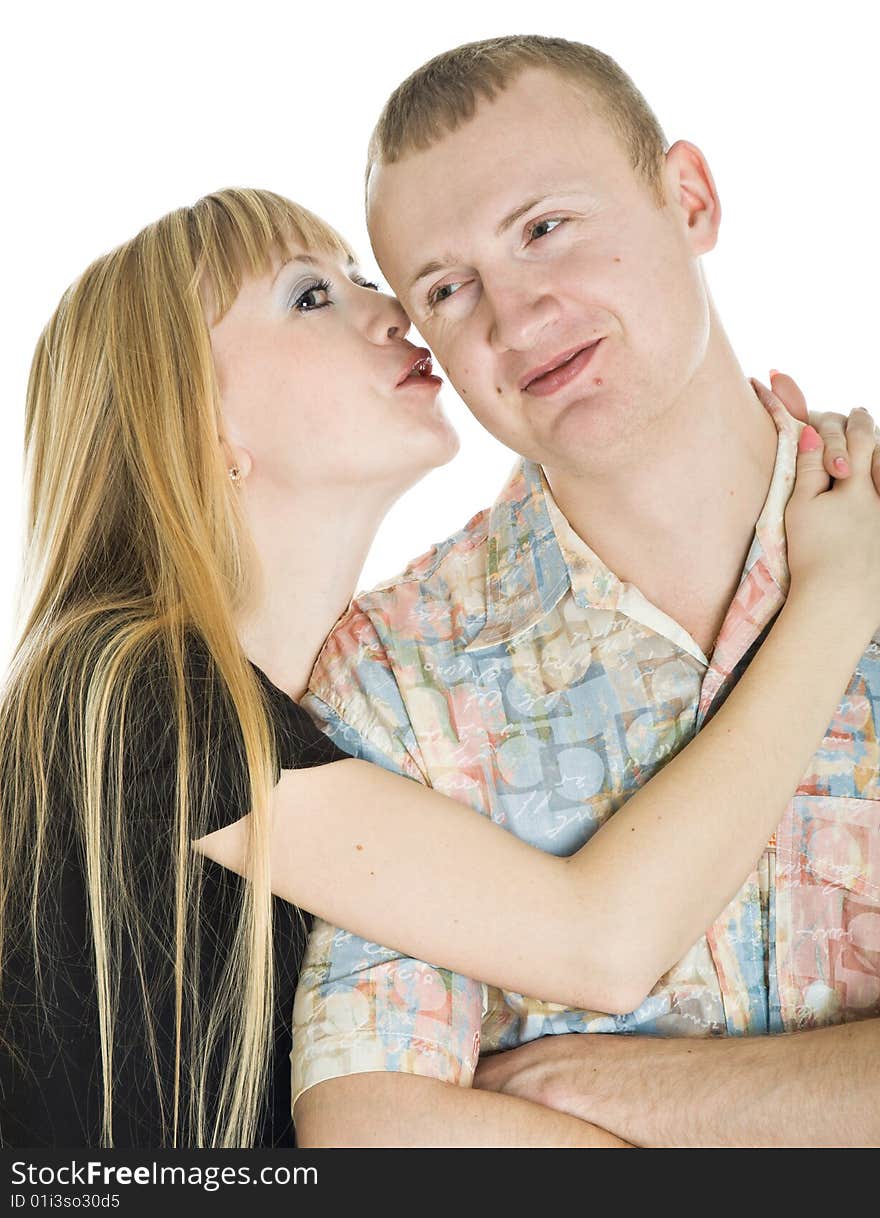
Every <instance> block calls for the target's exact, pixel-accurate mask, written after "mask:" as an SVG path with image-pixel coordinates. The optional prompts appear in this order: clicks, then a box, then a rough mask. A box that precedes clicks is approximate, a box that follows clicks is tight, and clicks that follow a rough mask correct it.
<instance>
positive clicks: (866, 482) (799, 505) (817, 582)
mask: <svg viewBox="0 0 880 1218" xmlns="http://www.w3.org/2000/svg"><path fill="white" fill-rule="evenodd" d="M842 434H843V441H844V444H845V448H844V450H843V454H842V455H843V456H844V459H845V460H846V462H847V465H848V467H849V471H850V472H849V474H848V475H847V477H846V478H838V479H832V478H831V477H829V475H828V471H827V462H826V461H825V452H824V445H823V442H822V437H821V436H820V435H819V433H818V431H817V430H816V429H815V428H814V427H812V426H811V425H809V424H808V425H807V426H806V427H805V428H804V431H803V433H802V435H801V439H800V443H799V445H798V462H797V481H796V483H795V488H794V492H793V494H792V496H791V499H790V501H789V504H788V508H787V510H786V513H785V528H786V534H787V539H788V561H789V568H790V570H791V581H792V582H791V595H792V596H795V595H798V596H800V595H807V596H809V597H810V598H811V599H812V600H813V603H814V604H816V605H817V607H819V606H821V605H822V603H823V601H824V603H825V604H827V605H832V604H833V606H834V607H835V609H836V607H837V606H841V607H842V608H843V610H844V613H845V614H846V615H847V616H845V617H844V618H843V619H842V621H841V625H843V626H847V627H849V626H850V625H851V624H852V625H855V626H856V628H857V629H859V630H861V631H863V633H865V634H866V636H867V637H869V636H870V635H871V634H872V633H873V632H874V630H875V628H876V627H877V625H878V624H880V494H878V491H877V489H876V488H877V486H880V449H878V448H877V447H876V445H875V438H874V420H873V419H872V417H871V416H870V415H869V414H868V412H867V411H866V410H861V409H859V410H854V411H853V413H852V414H851V415H850V416H849V418H848V419H847V420H846V425H845V429H844V430H843V433H842ZM853 610H855V613H856V616H855V619H852V618H851V617H850V616H849V614H850V613H851V612H852V611H853Z"/></svg>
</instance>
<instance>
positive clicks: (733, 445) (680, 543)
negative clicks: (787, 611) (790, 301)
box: [545, 335, 777, 654]
mask: <svg viewBox="0 0 880 1218" xmlns="http://www.w3.org/2000/svg"><path fill="white" fill-rule="evenodd" d="M717 345H718V347H719V350H718V352H717V353H716V356H715V358H714V359H713V360H712V361H711V362H712V370H711V372H709V370H708V365H706V366H704V369H703V370H702V371H701V373H700V374H699V375H698V376H697V377H695V378H694V380H693V381H692V382H691V383H690V384H689V385H688V386H687V389H686V391H685V393H684V394H683V395H682V396H681V398H680V399H679V401H677V402H676V403H675V404H674V406H673V408H671V409H670V410H669V411H667V412H666V413H665V414H664V416H663V417H662V418H661V419H660V420H659V421H658V422H657V423H656V425H655V426H654V427H653V430H652V434H650V435H644V434H643V435H641V436H640V437H639V442H638V446H637V448H638V451H637V452H635V451H634V452H633V460H632V461H631V462H625V461H624V462H621V463H619V464H618V465H617V466H616V467H615V468H613V469H611V470H608V471H602V472H601V473H599V474H598V475H597V474H596V473H594V472H591V473H590V474H589V475H588V476H582V477H579V476H572V475H571V474H569V473H560V472H559V471H553V470H546V471H545V472H546V473H547V478H548V481H549V483H550V486H551V489H552V491H553V495H554V498H555V499H556V502H557V503H558V505H559V507H560V509H561V511H562V512H563V513H564V515H565V516H566V518H567V520H568V521H569V523H570V524H571V526H572V528H573V529H574V530H575V532H576V533H577V534H578V535H579V536H580V537H582V538H583V540H584V541H585V542H586V543H587V544H588V545H589V546H590V547H591V549H593V550H594V551H595V552H596V553H597V554H598V555H599V557H600V558H601V559H602V560H603V562H605V564H606V565H607V566H608V567H609V568H610V570H612V571H613V572H614V573H615V574H616V575H617V576H618V578H620V579H621V580H623V581H624V582H626V583H632V584H635V585H636V586H637V587H638V588H639V590H640V591H641V592H642V593H643V594H644V595H645V596H646V597H647V598H648V599H649V600H650V601H652V602H653V603H654V604H655V605H657V606H658V608H660V609H662V610H663V611H664V612H665V613H668V614H669V616H670V617H672V618H674V619H675V620H676V621H678V622H679V623H680V624H681V625H682V626H684V627H685V629H686V630H688V631H689V633H690V634H691V636H692V637H693V638H694V640H695V641H696V642H697V643H698V644H699V646H700V647H701V648H702V650H703V651H704V652H705V653H706V654H708V653H709V652H710V651H711V649H712V647H713V645H714V641H715V638H716V637H717V635H718V632H719V631H720V629H721V626H722V624H723V621H724V617H725V614H726V612H727V609H728V607H729V605H730V602H731V600H732V599H733V596H734V593H735V592H736V588H737V585H738V582H739V578H740V575H741V572H742V567H743V564H744V562H745V559H746V556H747V554H748V551H749V547H750V545H751V542H752V537H753V534H754V528H755V522H756V520H757V518H758V516H759V515H760V512H761V508H762V506H763V504H764V500H765V499H766V495H767V489H768V487H769V484H770V480H771V477H772V474H773V466H774V462H775V459H776V448H777V432H776V426H775V424H774V423H773V420H772V418H771V417H770V415H769V414H768V413H767V411H766V410H765V408H764V407H763V405H762V404H761V402H760V401H759V400H758V398H757V397H756V396H755V393H754V391H753V390H752V388H751V386H750V385H749V384H748V382H747V381H746V379H745V377H744V376H743V374H742V371H741V369H740V368H739V365H738V364H737V362H736V359H735V357H734V355H733V352H732V351H731V350H730V348H729V346H728V344H727V342H726V340H725V339H724V338H723V335H721V337H720V339H719V340H718V344H717ZM634 447H635V446H634Z"/></svg>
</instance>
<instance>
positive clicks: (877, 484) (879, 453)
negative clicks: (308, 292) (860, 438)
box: [871, 445, 880, 495]
mask: <svg viewBox="0 0 880 1218" xmlns="http://www.w3.org/2000/svg"><path fill="white" fill-rule="evenodd" d="M871 477H872V478H873V479H874V490H875V491H876V492H877V494H878V495H880V445H875V447H874V456H873V457H872V458H871Z"/></svg>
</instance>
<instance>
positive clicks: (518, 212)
mask: <svg viewBox="0 0 880 1218" xmlns="http://www.w3.org/2000/svg"><path fill="white" fill-rule="evenodd" d="M554 193H555V194H559V193H560V192H559V191H555V192H554ZM550 197H551V196H550V195H538V196H537V198H535V199H529V201H528V202H527V203H523V204H522V206H521V207H517V208H515V209H514V210H513V211H512V212H511V213H510V215H509V216H505V217H504V219H503V220H502V221H501V223H500V224H499V225H498V227H497V228H496V229H495V236H496V237H503V236H504V234H505V233H506V232H507V230H508V229H509V228H512V227H513V225H514V224H516V222H517V220H521V219H522V217H523V216H524V215H525V214H526V212H527V211H531V210H532V208H533V207H537V206H538V204H539V203H543V202H544V200H545V199H549V198H550Z"/></svg>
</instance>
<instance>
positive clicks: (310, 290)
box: [290, 279, 332, 313]
mask: <svg viewBox="0 0 880 1218" xmlns="http://www.w3.org/2000/svg"><path fill="white" fill-rule="evenodd" d="M330 287H331V284H330V282H329V280H327V279H318V280H316V281H315V282H314V283H310V284H307V285H306V287H304V288H303V289H302V291H299V292H296V293H295V294H294V295H293V296H292V297H291V300H290V308H291V309H296V310H297V311H298V312H300V313H312V312H314V310H315V309H323V308H326V306H327V305H329V304H332V301H331V300H330Z"/></svg>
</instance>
